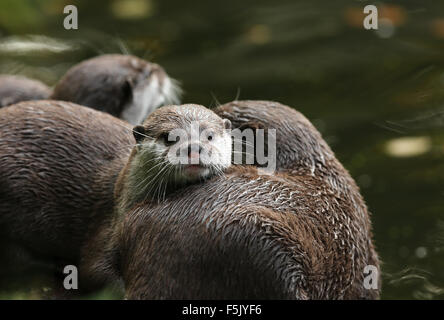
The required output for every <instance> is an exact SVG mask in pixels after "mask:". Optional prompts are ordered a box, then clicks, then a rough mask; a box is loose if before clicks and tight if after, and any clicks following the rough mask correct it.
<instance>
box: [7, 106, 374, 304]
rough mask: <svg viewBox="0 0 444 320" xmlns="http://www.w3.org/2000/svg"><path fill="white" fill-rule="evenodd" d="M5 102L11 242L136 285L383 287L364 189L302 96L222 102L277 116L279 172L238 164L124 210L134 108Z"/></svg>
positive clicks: (238, 121) (280, 291)
mask: <svg viewBox="0 0 444 320" xmlns="http://www.w3.org/2000/svg"><path fill="white" fill-rule="evenodd" d="M78 108H80V109H78ZM0 112H1V114H0V115H1V116H0V150H1V153H0V234H1V235H2V238H1V240H0V241H2V242H1V243H3V244H5V243H6V244H7V243H9V242H13V243H18V244H20V245H21V246H23V247H25V248H26V249H27V250H28V251H30V252H33V254H35V255H38V256H40V257H45V258H46V259H47V261H50V262H59V265H61V264H64V263H66V262H69V263H74V264H76V263H79V264H80V268H79V270H80V272H81V273H82V275H83V277H84V279H86V280H88V281H91V282H92V283H96V284H97V283H100V284H104V283H110V282H112V281H118V280H119V279H122V280H123V283H124V285H125V294H126V297H127V298H130V299H133V298H134V299H148V298H155V299H172V298H177V299H181V298H192V299H197V298H202V299H206V298H213V299H215V298H230V299H233V298H261V299H268V298H284V299H358V298H377V297H378V296H379V291H375V290H365V289H364V288H363V285H362V284H363V268H364V266H365V265H367V264H374V265H376V266H379V263H378V258H377V255H376V252H375V250H374V247H373V244H372V234H371V223H370V219H369V214H368V212H367V209H366V207H365V204H364V201H363V199H362V197H361V196H360V194H359V190H358V188H357V186H356V184H355V183H354V181H353V179H352V178H351V177H350V175H349V174H348V173H347V171H346V170H345V169H344V168H343V167H342V165H341V164H340V163H339V162H338V161H337V160H336V158H335V157H334V154H333V153H332V151H331V150H330V148H329V147H328V146H327V144H326V143H325V142H324V140H323V139H322V138H321V136H320V134H319V133H318V132H317V130H316V129H315V128H314V127H313V126H312V125H311V124H310V123H309V122H308V120H306V119H305V118H304V117H303V116H302V115H301V114H300V113H298V112H297V111H295V110H293V109H290V108H288V107H286V106H283V105H281V104H278V103H272V102H258V101H246V102H233V103H230V104H227V105H224V106H222V107H220V108H219V109H217V110H216V112H217V113H218V114H219V115H221V116H222V117H227V118H229V119H230V120H231V121H232V123H233V127H237V126H242V125H243V126H250V127H252V128H258V127H261V126H265V127H274V126H275V125H276V129H277V130H278V132H277V133H278V134H277V138H278V140H277V143H278V169H279V172H278V173H276V174H274V175H258V172H257V168H255V167H234V168H232V169H231V170H230V171H229V172H227V173H226V174H225V175H223V176H220V177H216V178H214V179H211V180H209V181H206V182H204V183H203V184H198V185H193V186H189V187H186V188H185V189H183V190H180V191H179V192H176V193H172V194H170V195H169V196H168V198H167V199H166V200H165V201H164V202H162V203H160V204H155V203H139V204H136V205H135V206H133V207H132V208H131V210H130V211H128V212H126V213H125V214H117V213H116V214H114V215H113V214H112V211H113V208H114V207H115V205H116V204H115V203H114V201H113V199H112V195H113V192H115V193H116V196H117V197H119V195H120V193H121V192H122V191H123V190H124V183H123V182H124V181H125V178H126V176H125V174H123V175H122V177H123V178H122V180H121V181H122V182H119V183H118V184H117V186H116V187H115V188H114V183H115V181H116V179H117V175H118V173H119V171H121V170H122V168H124V167H125V164H126V163H127V160H128V157H129V150H128V146H129V145H131V144H134V140H133V139H132V135H131V133H130V132H128V131H127V130H126V129H124V128H123V127H122V126H121V124H122V123H121V122H119V121H118V120H116V119H114V118H112V117H110V116H107V115H104V114H102V113H100V112H97V111H93V110H90V109H88V108H83V107H79V106H75V105H72V104H68V103H61V102H29V103H23V104H20V105H17V106H11V107H8V108H5V109H3V110H0ZM116 121H117V122H119V123H117V122H116ZM122 150H123V151H122ZM133 152H134V151H133ZM42 155H44V156H42ZM122 172H125V170H124V171H122ZM60 262H62V263H60ZM81 283H85V281H83V282H81Z"/></svg>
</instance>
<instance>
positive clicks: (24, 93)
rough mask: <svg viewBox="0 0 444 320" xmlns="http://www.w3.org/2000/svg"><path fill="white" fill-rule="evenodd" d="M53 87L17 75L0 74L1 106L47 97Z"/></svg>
mask: <svg viewBox="0 0 444 320" xmlns="http://www.w3.org/2000/svg"><path fill="white" fill-rule="evenodd" d="M50 94H51V89H50V88H49V87H48V86H46V85H45V84H44V83H42V82H40V81H38V80H34V79H28V78H26V77H22V76H15V75H0V108H1V107H6V106H9V105H11V104H14V103H17V102H21V101H28V100H43V99H47V98H48V97H49V95H50Z"/></svg>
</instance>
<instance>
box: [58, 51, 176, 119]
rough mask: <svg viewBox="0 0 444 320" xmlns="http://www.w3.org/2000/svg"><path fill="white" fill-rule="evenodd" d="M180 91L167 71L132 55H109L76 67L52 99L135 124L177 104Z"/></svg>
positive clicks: (62, 80)
mask: <svg viewBox="0 0 444 320" xmlns="http://www.w3.org/2000/svg"><path fill="white" fill-rule="evenodd" d="M179 96H180V88H179V86H178V85H177V84H176V81H175V80H173V79H171V78H170V77H169V76H168V75H167V73H166V72H165V71H164V69H163V68H162V67H161V66H159V65H157V64H155V63H151V62H148V61H145V60H143V59H140V58H138V57H135V56H131V55H121V54H109V55H101V56H98V57H94V58H91V59H88V60H85V61H83V62H81V63H79V64H76V65H75V66H73V67H72V68H71V69H69V70H68V71H67V72H66V74H65V75H64V76H63V77H62V78H61V79H60V81H59V82H58V83H57V84H56V86H55V88H54V91H53V93H52V94H51V99H54V100H63V101H70V102H74V103H77V104H80V105H83V106H86V107H90V108H93V109H96V110H100V111H104V112H107V113H109V114H111V115H113V116H115V117H118V118H121V119H123V120H126V121H128V122H129V123H131V124H133V125H136V124H139V123H141V122H142V121H143V120H144V119H145V118H146V116H147V115H148V114H149V113H151V112H152V111H153V110H154V109H156V108H157V107H159V106H161V105H165V104H172V103H178V100H179Z"/></svg>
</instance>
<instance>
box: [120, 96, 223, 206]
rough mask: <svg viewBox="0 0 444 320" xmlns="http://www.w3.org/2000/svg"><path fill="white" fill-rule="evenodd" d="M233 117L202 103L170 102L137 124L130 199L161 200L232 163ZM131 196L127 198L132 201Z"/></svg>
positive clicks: (130, 168) (129, 179)
mask: <svg viewBox="0 0 444 320" xmlns="http://www.w3.org/2000/svg"><path fill="white" fill-rule="evenodd" d="M229 129H231V122H230V121H229V120H227V119H222V118H220V117H219V116H217V115H216V114H215V113H214V112H212V111H211V110H209V109H207V108H205V107H203V106H199V105H192V104H188V105H182V106H166V107H162V108H160V109H158V110H156V111H154V112H153V113H152V114H150V116H149V117H148V118H147V119H146V120H145V122H144V123H143V125H139V126H136V127H134V130H133V132H134V137H135V139H136V142H137V144H136V146H135V148H134V149H133V152H132V154H131V156H130V159H129V162H128V164H127V170H128V171H127V175H126V180H127V181H126V185H127V187H128V188H127V192H128V193H129V194H128V195H127V198H129V199H132V200H133V201H130V202H134V201H136V202H137V201H142V200H144V199H151V200H161V199H163V198H164V197H165V196H166V195H168V194H169V193H171V192H172V191H174V190H175V189H177V188H180V187H182V186H185V185H188V184H192V183H195V182H199V181H202V180H205V179H208V178H211V177H212V176H214V175H219V174H222V173H223V172H224V170H225V169H227V168H228V167H229V166H230V165H231V135H230V132H229V131H228V130H229ZM129 199H127V200H129Z"/></svg>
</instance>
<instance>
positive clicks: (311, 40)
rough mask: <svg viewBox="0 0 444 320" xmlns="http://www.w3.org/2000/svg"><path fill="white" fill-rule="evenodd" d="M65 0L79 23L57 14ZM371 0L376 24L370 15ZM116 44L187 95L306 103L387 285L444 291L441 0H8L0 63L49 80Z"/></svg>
mask: <svg viewBox="0 0 444 320" xmlns="http://www.w3.org/2000/svg"><path fill="white" fill-rule="evenodd" d="M67 4H74V5H76V6H77V8H78V10H79V29H78V30H65V29H64V28H63V19H64V17H65V16H64V15H63V7H64V6H65V5H67ZM367 4H375V5H377V6H378V8H379V30H378V31H373V30H372V31H368V30H365V29H364V28H363V27H362V20H363V18H364V14H363V7H364V6H365V5H367ZM122 52H123V53H126V52H129V53H132V54H135V55H138V56H141V57H144V58H145V59H148V60H152V61H154V62H157V63H159V64H161V65H162V66H164V68H165V69H166V70H167V72H168V73H169V74H170V75H171V76H172V77H174V78H176V79H178V80H179V81H180V82H181V83H182V86H183V88H184V91H185V94H184V96H183V102H194V103H199V104H203V105H206V106H208V107H214V106H215V105H217V103H218V102H220V103H224V102H228V101H231V100H233V99H235V98H239V99H266V100H276V101H279V102H281V103H284V104H287V105H290V106H292V107H294V108H297V109H298V110H299V111H301V112H302V113H304V114H305V115H306V116H307V117H308V118H309V119H310V120H311V121H312V122H313V123H314V124H315V125H316V127H317V128H318V129H319V130H320V131H321V132H322V133H323V135H324V137H325V139H326V140H327V141H328V142H329V144H330V145H331V147H332V148H333V150H334V151H335V152H336V155H337V157H338V158H339V159H340V161H341V162H342V163H343V164H344V165H345V167H346V168H348V169H349V170H350V172H351V174H352V175H353V177H354V178H355V179H356V181H357V182H358V184H359V185H360V187H361V190H362V193H363V195H364V198H365V199H366V201H367V203H368V206H369V208H370V211H371V212H372V219H373V225H374V233H375V242H376V245H377V248H378V252H379V253H380V256H381V259H382V261H383V291H382V293H383V294H382V298H385V299H407V298H408V299H411V298H413V299H432V298H434V299H442V298H444V259H443V258H444V185H443V183H444V2H443V1H437V0H417V1H413V0H403V1H381V2H376V3H374V2H370V3H368V2H366V1H352V0H348V1H340V0H330V1H326V0H322V1H321V0H303V1H295V0H293V1H290V0H288V1H285V0H281V1H265V0H254V1H252V0H242V1H238V0H236V1H235V0H224V1H212V0H200V1H183V0H181V1H179V0H173V1H168V0H162V1H161V0H113V1H97V0H96V1H74V0H71V1H55V0H54V1H48V0H29V1H24V0H1V1H0V73H15V74H23V75H26V76H29V77H33V78H37V79H40V80H42V81H44V82H45V83H47V84H49V85H54V84H55V82H56V81H57V80H58V79H59V78H60V77H61V76H62V75H63V74H64V72H65V71H66V70H67V69H68V68H69V67H71V66H72V65H74V64H75V63H77V62H79V61H81V60H83V59H86V58H89V57H92V56H95V55H98V54H102V53H122ZM6 297H8V296H6ZM9 297H12V298H21V297H25V298H26V296H23V295H20V294H19V293H14V294H13V295H11V296H9Z"/></svg>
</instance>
